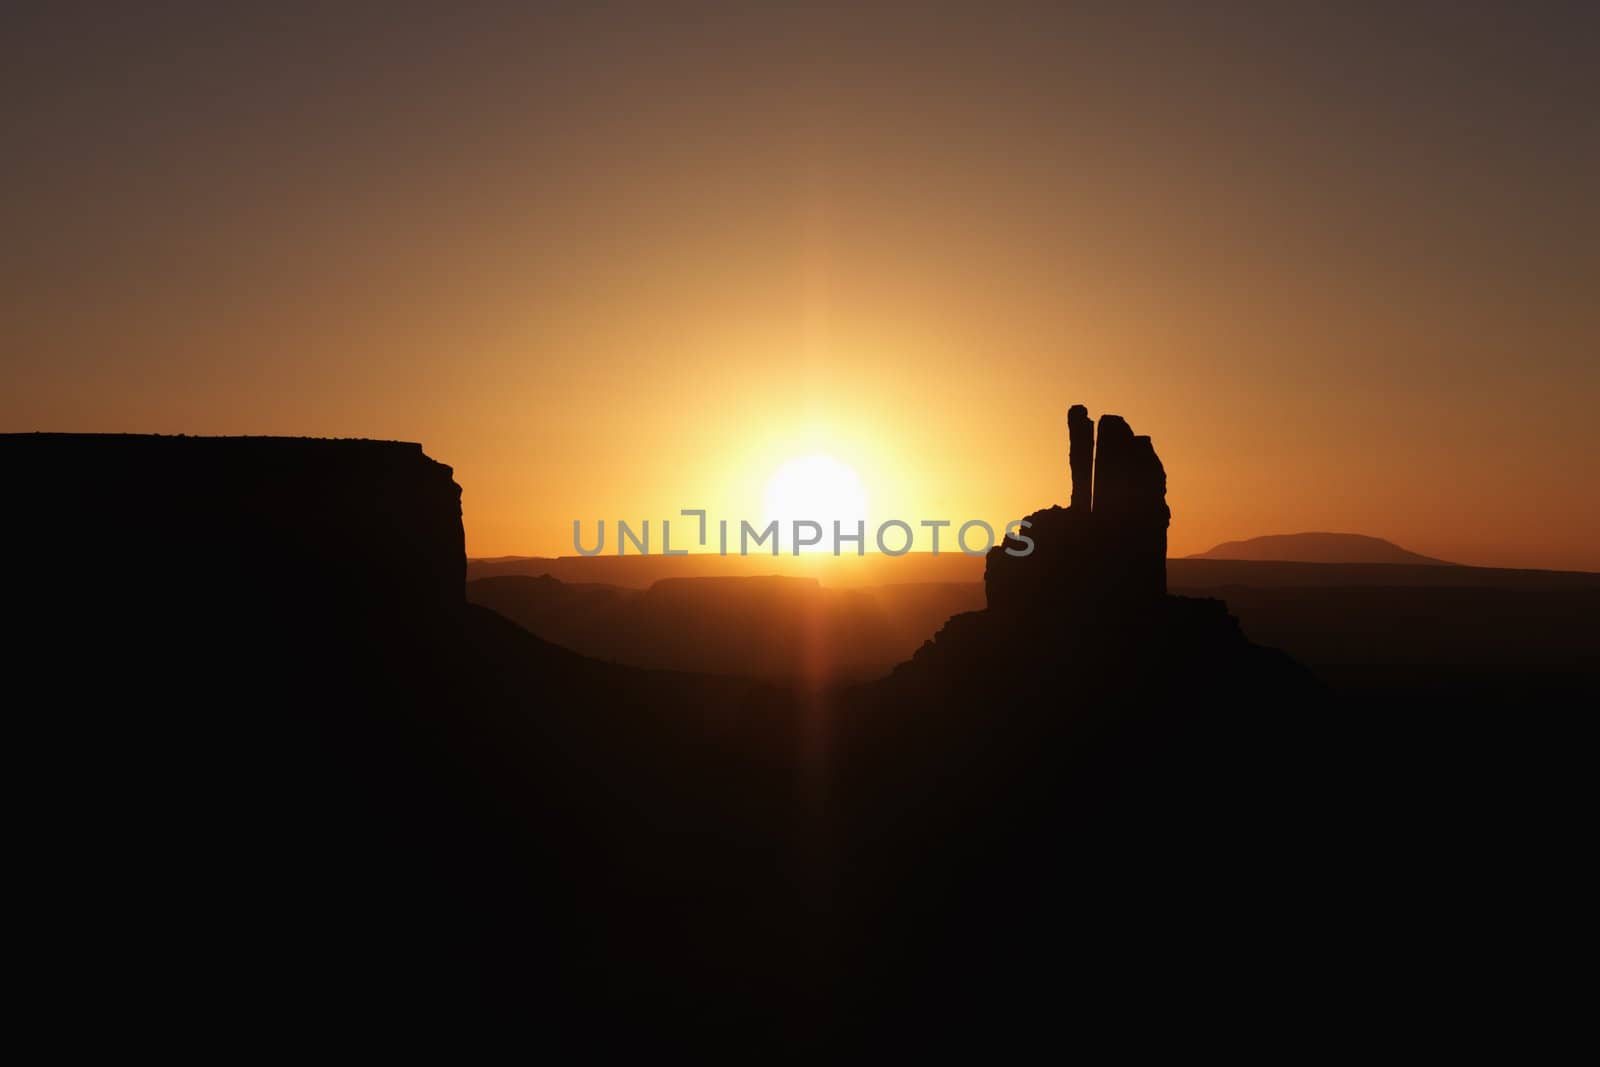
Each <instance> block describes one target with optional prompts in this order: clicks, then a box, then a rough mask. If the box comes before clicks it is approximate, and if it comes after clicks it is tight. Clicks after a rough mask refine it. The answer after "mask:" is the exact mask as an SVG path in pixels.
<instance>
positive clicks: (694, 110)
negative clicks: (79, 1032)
mask: <svg viewBox="0 0 1600 1067" xmlns="http://www.w3.org/2000/svg"><path fill="white" fill-rule="evenodd" d="M319 7H323V8H325V9H324V10H318V9H307V8H303V7H300V6H298V5H295V4H285V3H274V4H270V5H261V6H260V8H259V9H257V10H254V11H249V10H247V9H244V8H243V7H242V5H222V4H209V3H208V4H193V5H165V4H154V5H148V6H147V5H132V4H127V5H113V6H106V7H104V8H94V7H89V6H85V5H76V4H65V3H61V4H48V5H30V4H23V5H8V6H7V10H6V13H5V14H4V15H3V16H0V18H3V20H4V23H3V24H4V27H5V30H4V62H3V63H0V122H3V135H4V144H5V146H6V152H5V158H6V166H5V174H6V177H5V186H4V188H5V198H4V202H3V204H0V222H3V227H4V229H3V232H4V235H5V239H4V242H3V247H0V361H3V365H0V383H3V389H0V429H3V430H35V429H38V430H90V431H138V432H160V433H179V432H187V433H202V434H206V433H252V434H310V435H329V436H364V437H381V438H399V439H405V440H416V441H421V442H423V444H424V445H425V447H426V448H427V451H428V452H429V454H430V455H432V456H434V457H435V458H437V459H439V460H441V461H443V462H446V463H449V464H451V465H452V466H454V467H455V470H456V478H457V480H458V481H459V482H460V483H461V484H462V486H463V487H464V489H465V494H464V508H465V516H466V526H467V542H468V550H469V552H470V553H471V554H473V555H499V554H512V553H517V554H535V553H537V554H556V553H566V552H570V551H571V549H570V547H569V545H570V536H571V521H572V519H574V518H580V517H581V518H583V519H584V520H585V522H586V523H588V522H590V521H592V520H593V519H597V518H606V519H607V520H614V519H616V518H617V517H627V518H630V519H635V520H636V519H640V518H647V517H648V518H652V519H659V518H660V517H662V516H664V515H665V516H670V515H674V514H675V513H676V512H677V509H678V508H680V507H690V506H706V507H709V508H711V509H712V513H713V517H715V516H717V515H719V514H720V515H725V516H728V517H730V518H738V517H741V516H746V517H750V518H752V519H757V518H760V517H761V509H762V490H763V487H764V485H765V483H766V481H767V479H768V477H769V476H770V475H771V473H772V472H773V471H774V470H775V469H776V468H777V467H778V466H779V465H781V464H782V463H783V462H784V461H785V460H788V459H790V458H793V457H795V456H797V455H804V454H809V453H813V452H826V453H830V454H832V455H834V456H836V457H837V458H838V459H840V460H841V461H843V462H845V463H847V464H849V465H851V466H852V467H853V468H854V469H855V470H856V471H857V472H858V473H859V474H860V476H861V480H862V482H863V483H864V485H865V488H866V491H867V494H868V509H869V516H870V517H872V518H873V519H878V518H886V517H891V516H893V517H903V518H906V519H908V520H912V521H915V520H917V519H922V518H950V519H954V520H956V521H958V522H959V521H961V520H963V519H966V518H987V519H990V520H991V521H993V522H995V523H996V525H999V524H1001V523H1003V522H1004V521H1005V520H1007V519H1010V518H1013V517H1017V516H1020V515H1022V514H1025V513H1027V512H1028V511H1031V510H1034V509H1035V508H1037V507H1040V506H1043V505H1046V504H1048V503H1052V502H1062V503H1064V502H1065V500H1066V495H1067V473H1066V434H1065V425H1064V420H1065V413H1066V409H1067V406H1068V404H1070V403H1073V402H1083V403H1085V404H1087V405H1088V406H1089V409H1090V411H1091V413H1093V414H1096V415H1098V414H1100V413H1102V412H1106V411H1114V412H1118V413H1120V414H1122V415H1124V416H1126V417H1127V418H1128V419H1129V421H1130V422H1131V423H1132V425H1133V426H1134V428H1135V430H1136V431H1137V432H1140V433H1149V434H1151V435H1152V436H1153V437H1154V440H1155V444H1156V447H1157V449H1158V451H1159V452H1160V454H1161V456H1162V458H1163V460H1164V461H1165V463H1166V467H1167V472H1168V479H1169V501H1170V503H1171V505H1172V508H1173V513H1174V517H1173V523H1172V530H1171V537H1170V544H1171V548H1172V552H1173V554H1174V555H1179V554H1183V553H1186V552H1193V551H1199V550H1202V549H1204V548H1207V547H1209V546H1210V545H1212V544H1214V543H1216V542H1218V541H1222V540H1228V539H1233V538H1240V537H1249V536H1254V535H1257V534H1264V533H1282V532H1293V531H1300V530H1342V531H1353V532H1362V533H1369V534H1374V535H1377V536H1382V537H1388V538H1391V539H1393V540H1395V541H1397V542H1399V543H1401V544H1403V545H1404V546H1406V547H1407V548H1410V549H1412V550H1414V551H1418V552H1423V553H1426V554H1428V555H1433V556H1439V557H1443V558H1447V559H1455V560H1460V561H1463V562H1471V563H1480V564H1489V565H1505V566H1531V567H1561V568H1581V569H1589V570H1600V499H1597V493H1596V488H1597V482H1600V479H1597V477H1596V474H1597V472H1596V466H1597V463H1596V460H1597V457H1600V411H1597V406H1600V405H1597V402H1600V203H1597V202H1600V197H1597V195H1596V190H1597V189H1600V130H1597V115H1600V104H1597V101H1600V73H1597V71H1600V45H1597V42H1600V15H1597V12H1600V5H1594V4H1585V5H1572V6H1541V5H1510V4H1497V5H1485V6H1479V5H1474V4H1460V3H1451V4H1443V3H1441V4H1430V5H1404V6H1403V7H1402V6H1397V5H1390V4H1383V5H1370V6H1368V5H1355V4H1346V3H1338V4H1316V5H1313V4H1296V3H1284V4H1270V5H1249V6H1247V5H1237V4H1219V5H1194V4H1181V5H1177V4H1175V5H1170V6H1167V5H1150V6H1140V5H1126V4H1106V5H1082V6H1079V5H1050V6H1049V7H1039V8H1032V7H1026V6H1007V5H1003V4H996V3H986V4H981V5H980V4H974V5H970V6H965V7H948V6H943V5H917V6H915V7H911V6H905V7H899V8H896V9H893V10H890V9H879V13H876V14H863V13H862V12H861V11H859V10H856V9H855V8H856V5H850V6H849V7H845V8H838V9H830V10H823V9H820V8H819V6H818V5H815V4H806V5H797V6H795V7H793V8H789V9H784V8H781V7H779V6H777V5H768V4H762V5H747V6H744V7H743V8H741V7H739V6H719V5H689V6H675V5H668V4H651V5H648V6H641V7H638V8H634V9H629V8H624V7H619V6H615V5H607V4H572V5H540V6H538V7H537V8H535V7H534V5H524V4H517V5H471V4H450V5H443V4H440V5H434V6H431V7H429V6H421V5H410V4H402V3H389V4H372V5H359V6H358V5H319ZM1062 7H1070V8H1071V10H1070V11H1062V10H1059V8H1062ZM1197 8H1205V9H1206V10H1203V11H1202V10H1195V9H1197Z"/></svg>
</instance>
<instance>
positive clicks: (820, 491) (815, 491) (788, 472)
mask: <svg viewBox="0 0 1600 1067" xmlns="http://www.w3.org/2000/svg"><path fill="white" fill-rule="evenodd" d="M766 517H767V520H768V521H769V522H770V521H771V520H773V519H777V520H778V537H779V541H780V542H781V544H782V545H783V549H784V550H785V551H789V550H791V548H792V545H793V540H792V537H793V530H794V527H793V525H792V524H793V523H794V522H795V520H800V519H809V520H810V521H812V522H815V523H818V524H820V525H821V527H822V539H821V542H820V543H819V544H816V545H812V546H808V547H807V548H806V549H803V551H812V552H824V551H825V552H832V551H833V524H834V522H835V521H838V523H839V524H840V528H841V531H842V532H844V533H846V534H854V533H855V531H856V524H857V523H858V522H862V521H864V520H865V519H866V517H867V491H866V489H865V488H863V487H862V485H861V478H860V477H859V476H858V475H857V474H856V472H855V471H854V470H852V469H850V467H848V466H847V465H845V464H843V463H840V462H839V461H838V460H836V459H834V458H833V457H832V456H829V455H825V454H822V453H818V454H815V455H810V456H799V457H797V458H795V459H791V460H789V461H788V462H787V463H785V464H784V465H783V466H781V467H779V468H778V469H777V470H776V471H775V472H774V473H773V475H772V477H771V478H770V479H768V480H767V490H766Z"/></svg>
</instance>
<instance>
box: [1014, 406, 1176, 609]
mask: <svg viewBox="0 0 1600 1067" xmlns="http://www.w3.org/2000/svg"><path fill="white" fill-rule="evenodd" d="M1067 425H1068V429H1069V435H1070V441H1071V448H1070V457H1071V458H1070V465H1071V470H1072V497H1071V500H1072V503H1071V506H1069V507H1066V508H1062V507H1060V506H1053V507H1049V508H1046V509H1044V510H1042V511H1036V512H1034V513H1033V514H1031V515H1029V516H1028V517H1027V519H1026V522H1027V523H1028V525H1027V527H1026V528H1025V530H1024V531H1023V532H1025V533H1026V534H1027V536H1028V537H1029V538H1031V539H1032V540H1033V542H1034V545H1035V547H1034V550H1033V551H1032V552H1031V553H1030V554H1028V555H1017V554H1015V553H1018V552H1021V551H1023V550H1024V549H1025V548H1026V545H1025V544H1024V543H1023V542H1021V541H1018V540H1012V539H1007V540H1005V541H1004V542H1002V543H1001V544H999V545H996V546H995V547H994V548H993V549H991V550H990V551H989V556H988V560H987V567H986V569H985V572H984V584H985V587H986V591H987V594H988V600H989V606H990V607H991V608H995V609H997V610H1003V611H1009V612H1013V613H1018V612H1020V613H1027V612H1034V611H1037V612H1048V611H1050V610H1052V609H1055V610H1058V611H1061V612H1066V613H1070V614H1071V615H1072V616H1073V617H1075V618H1078V619H1083V620H1088V619H1090V618H1094V619H1099V620H1104V619H1105V618H1106V617H1108V616H1112V615H1115V616H1127V615H1129V614H1130V613H1132V614H1137V613H1139V612H1140V611H1143V610H1144V609H1146V608H1147V607H1149V605H1151V604H1152V603H1153V602H1155V601H1156V600H1158V599H1159V598H1161V597H1163V596H1165V595H1166V592H1167V524H1168V522H1169V521H1170V519H1171V512H1170V511H1169V510H1168V509H1167V501H1166V496H1167V475H1166V470H1165V469H1164V468H1163V467H1162V466H1161V460H1160V458H1158V457H1157V456H1156V452H1155V448H1154V447H1153V446H1152V445H1151V443H1150V438H1148V437H1136V436H1134V433H1133V430H1132V429H1130V428H1129V426H1128V424H1127V422H1126V421H1125V420H1124V419H1123V418H1122V417H1121V416H1120V415H1102V416H1101V417H1100V422H1099V431H1100V432H1099V441H1098V442H1097V441H1095V439H1094V423H1092V422H1091V421H1090V419H1089V415H1088V411H1087V409H1086V408H1085V407H1084V406H1083V405H1082V404H1075V405H1073V406H1072V408H1071V409H1069V411H1068V413H1067Z"/></svg>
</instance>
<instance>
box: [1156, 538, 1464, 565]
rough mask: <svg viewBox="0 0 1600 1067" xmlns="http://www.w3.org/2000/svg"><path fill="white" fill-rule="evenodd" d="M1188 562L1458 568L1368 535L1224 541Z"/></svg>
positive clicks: (1444, 561)
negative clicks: (1376, 564) (1350, 564)
mask: <svg viewBox="0 0 1600 1067" xmlns="http://www.w3.org/2000/svg"><path fill="white" fill-rule="evenodd" d="M1186 558H1188V559H1245V560H1274V561H1281V562H1289V563H1410V564H1426V565H1429V566H1435V567H1455V566H1458V564H1455V563H1451V562H1450V561H1448V560H1443V559H1434V558H1432V557H1431V556H1421V555H1418V554H1417V553H1415V552H1407V551H1406V550H1405V549H1403V548H1401V547H1400V546H1399V545H1397V544H1395V543H1394V542H1393V541H1385V540H1384V539H1383V538H1381V537H1368V536H1366V535H1365V534H1348V533H1297V534H1269V535H1268V536H1266V537H1252V538H1250V539H1249V540H1245V541H1224V542H1223V543H1222V544H1220V545H1218V546H1216V547H1215V548H1213V549H1211V550H1209V551H1206V552H1196V553H1193V554H1192V555H1190V556H1188V557H1186Z"/></svg>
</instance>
